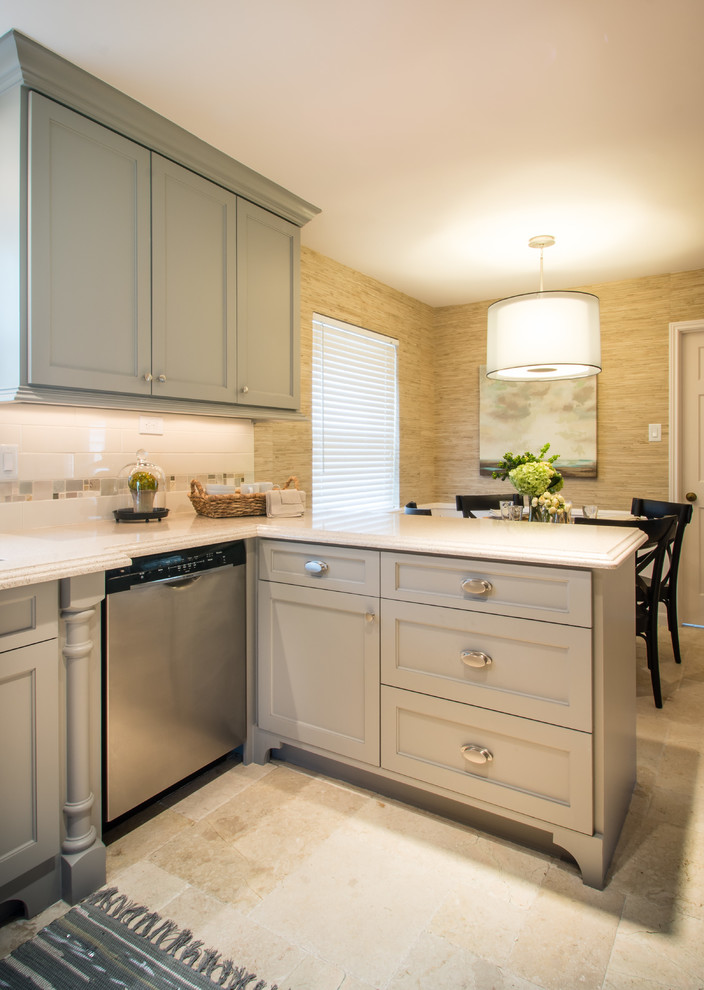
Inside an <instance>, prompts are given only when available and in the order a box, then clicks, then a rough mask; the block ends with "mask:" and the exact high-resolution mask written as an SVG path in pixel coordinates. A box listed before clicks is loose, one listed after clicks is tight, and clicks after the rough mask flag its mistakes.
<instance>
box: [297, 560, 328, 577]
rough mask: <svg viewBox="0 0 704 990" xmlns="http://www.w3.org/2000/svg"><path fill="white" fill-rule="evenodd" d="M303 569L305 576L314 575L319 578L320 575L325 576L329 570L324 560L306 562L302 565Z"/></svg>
mask: <svg viewBox="0 0 704 990" xmlns="http://www.w3.org/2000/svg"><path fill="white" fill-rule="evenodd" d="M303 569H304V570H305V571H306V573H307V574H314V575H315V576H316V577H319V576H320V575H321V574H327V572H328V571H329V570H330V568H329V566H328V565H327V564H326V563H325V561H324V560H307V561H306V562H305V564H304V565H303Z"/></svg>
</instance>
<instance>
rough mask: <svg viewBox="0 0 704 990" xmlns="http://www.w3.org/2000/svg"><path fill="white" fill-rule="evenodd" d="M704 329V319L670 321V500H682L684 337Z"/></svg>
mask: <svg viewBox="0 0 704 990" xmlns="http://www.w3.org/2000/svg"><path fill="white" fill-rule="evenodd" d="M697 331H704V320H685V321H683V322H678V323H670V452H669V453H670V466H669V474H670V477H669V485H668V487H669V492H670V494H669V500H670V501H671V502H677V501H680V499H679V498H678V494H679V493H678V490H677V486H678V483H679V473H680V467H681V462H682V456H681V452H680V446H681V443H680V441H681V430H680V426H681V422H680V420H681V416H680V401H679V400H680V356H681V351H682V337H683V335H684V334H686V333H695V332H697Z"/></svg>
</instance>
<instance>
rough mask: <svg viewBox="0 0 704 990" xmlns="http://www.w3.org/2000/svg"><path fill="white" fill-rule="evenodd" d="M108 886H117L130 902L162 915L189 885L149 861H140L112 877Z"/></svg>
mask: <svg viewBox="0 0 704 990" xmlns="http://www.w3.org/2000/svg"><path fill="white" fill-rule="evenodd" d="M108 886H117V888H118V889H119V891H120V893H121V894H125V895H126V896H127V897H129V898H130V900H132V901H136V902H137V904H142V905H144V907H148V908H150V909H151V910H152V911H158V912H159V913H161V912H162V911H163V909H164V905H166V904H168V903H169V902H170V901H172V900H173V898H174V897H176V896H177V895H178V894H180V893H181V892H182V891H183V890H185V889H186V887H187V884H186V881H185V880H183V879H182V878H181V877H177V876H174V875H173V873H168V872H167V871H166V870H162V869H160V868H159V867H158V866H155V865H154V864H153V863H150V862H149V861H148V860H140V861H139V862H138V863H133V864H132V866H128V867H127V868H126V869H124V870H121V871H120V872H119V873H117V874H116V875H115V876H114V877H111V879H110V883H109V885H108Z"/></svg>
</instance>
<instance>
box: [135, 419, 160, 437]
mask: <svg viewBox="0 0 704 990" xmlns="http://www.w3.org/2000/svg"><path fill="white" fill-rule="evenodd" d="M139 432H140V433H148V434H152V435H154V436H161V435H162V434H163V432H164V420H163V418H162V417H161V416H140V417H139Z"/></svg>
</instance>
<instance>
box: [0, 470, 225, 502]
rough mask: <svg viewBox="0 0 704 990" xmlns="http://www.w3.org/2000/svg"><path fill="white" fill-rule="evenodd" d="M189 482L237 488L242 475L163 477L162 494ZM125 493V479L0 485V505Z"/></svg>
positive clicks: (182, 488)
mask: <svg viewBox="0 0 704 990" xmlns="http://www.w3.org/2000/svg"><path fill="white" fill-rule="evenodd" d="M191 478H197V479H198V481H200V483H201V484H202V485H239V484H241V483H242V482H243V481H244V477H243V476H242V475H235V474H230V473H227V472H222V473H216V474H189V475H173V474H172V475H167V476H166V490H167V491H169V492H181V491H183V492H188V491H190V489H191ZM126 489H127V481H126V479H125V478H84V479H81V478H55V479H54V480H53V481H2V482H0V503H2V502H38V501H43V500H45V499H46V500H51V499H66V498H95V497H96V496H101V495H107V496H110V495H119V494H121V493H122V492H124V491H126Z"/></svg>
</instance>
